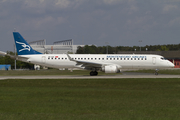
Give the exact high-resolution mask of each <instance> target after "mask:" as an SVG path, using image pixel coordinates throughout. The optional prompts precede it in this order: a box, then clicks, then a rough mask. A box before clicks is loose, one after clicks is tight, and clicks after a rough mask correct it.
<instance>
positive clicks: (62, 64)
mask: <svg viewBox="0 0 180 120" xmlns="http://www.w3.org/2000/svg"><path fill="white" fill-rule="evenodd" d="M69 56H70V57H71V58H72V59H73V60H75V61H72V60H69V58H68V56H67V55H66V54H40V55H21V56H20V57H26V58H29V59H24V60H23V59H21V60H22V61H24V62H30V63H33V64H38V65H42V66H47V67H52V68H82V69H84V68H83V66H82V65H81V64H77V62H76V61H85V62H89V63H97V64H103V65H117V66H120V69H161V68H173V67H174V64H173V63H171V62H170V61H169V60H166V59H164V58H163V57H162V56H160V55H147V54H69Z"/></svg>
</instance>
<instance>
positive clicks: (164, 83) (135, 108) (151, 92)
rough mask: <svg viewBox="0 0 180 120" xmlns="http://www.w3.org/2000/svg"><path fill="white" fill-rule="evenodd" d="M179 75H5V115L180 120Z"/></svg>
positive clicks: (0, 110)
mask: <svg viewBox="0 0 180 120" xmlns="http://www.w3.org/2000/svg"><path fill="white" fill-rule="evenodd" d="M179 106H180V79H84V80H83V79H82V80H78V79H76V80H2V81H0V120H32V119H33V120H59V119H60V120H79V119H80V120H178V119H180V107H179Z"/></svg>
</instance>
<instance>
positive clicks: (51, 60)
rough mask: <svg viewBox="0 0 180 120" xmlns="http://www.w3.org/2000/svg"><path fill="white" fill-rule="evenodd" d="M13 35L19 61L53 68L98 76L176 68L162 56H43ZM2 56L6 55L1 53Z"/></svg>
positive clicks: (21, 38)
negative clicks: (74, 70)
mask: <svg viewBox="0 0 180 120" xmlns="http://www.w3.org/2000/svg"><path fill="white" fill-rule="evenodd" d="M13 35H14V40H15V44H16V48H17V53H18V56H17V57H16V59H17V60H20V61H24V62H28V63H33V64H38V65H42V66H47V67H52V68H58V69H59V68H81V69H85V70H90V71H91V72H90V75H98V71H103V72H105V73H118V72H120V70H121V69H133V68H135V69H137V68H144V69H161V68H173V67H174V64H173V63H171V62H170V61H168V60H166V59H164V57H162V56H160V55H147V54H143V55H142V54H136V55H135V54H116V55H115V54H106V55H105V54H42V53H39V52H37V51H35V50H33V49H32V47H31V46H30V45H29V44H28V43H27V42H26V41H25V40H24V38H23V37H22V36H21V35H20V34H19V33H18V32H13ZM0 54H5V53H4V52H0ZM9 56H10V55H9ZM11 57H12V58H13V57H14V56H11Z"/></svg>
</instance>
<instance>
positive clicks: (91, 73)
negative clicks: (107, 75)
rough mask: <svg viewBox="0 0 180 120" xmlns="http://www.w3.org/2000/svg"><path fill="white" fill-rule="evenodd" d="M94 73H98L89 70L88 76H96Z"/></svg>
mask: <svg viewBox="0 0 180 120" xmlns="http://www.w3.org/2000/svg"><path fill="white" fill-rule="evenodd" d="M96 75H98V72H97V71H91V72H90V76H96Z"/></svg>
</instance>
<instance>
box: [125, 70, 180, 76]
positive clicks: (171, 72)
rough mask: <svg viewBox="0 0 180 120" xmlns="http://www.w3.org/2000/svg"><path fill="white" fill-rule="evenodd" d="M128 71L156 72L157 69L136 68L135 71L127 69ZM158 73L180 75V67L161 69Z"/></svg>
mask: <svg viewBox="0 0 180 120" xmlns="http://www.w3.org/2000/svg"><path fill="white" fill-rule="evenodd" d="M127 72H139V73H154V72H155V70H135V71H127ZM158 73H159V74H167V75H180V69H169V70H168V69H166V70H159V71H158Z"/></svg>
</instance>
